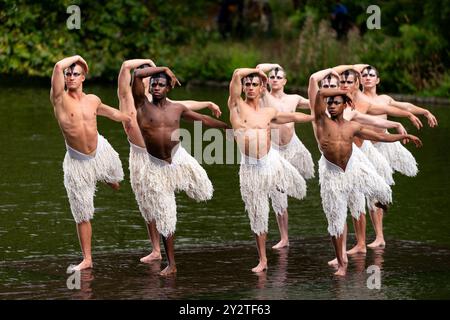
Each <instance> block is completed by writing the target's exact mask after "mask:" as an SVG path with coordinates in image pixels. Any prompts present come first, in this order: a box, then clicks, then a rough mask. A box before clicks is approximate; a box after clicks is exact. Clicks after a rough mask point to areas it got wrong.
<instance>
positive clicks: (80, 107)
mask: <svg viewBox="0 0 450 320" xmlns="http://www.w3.org/2000/svg"><path fill="white" fill-rule="evenodd" d="M100 103H101V101H100V99H99V98H98V97H97V96H95V95H93V94H84V93H83V94H82V95H81V98H79V99H76V98H74V97H72V96H70V95H69V94H68V93H67V92H65V93H64V94H63V95H62V98H61V100H60V101H59V102H56V104H55V105H54V106H53V108H54V112H55V117H56V120H57V121H58V124H59V127H60V128H61V131H62V134H63V136H64V139H65V140H66V143H67V144H68V145H69V146H70V147H72V148H73V149H75V150H77V151H79V152H81V153H84V154H91V153H93V152H95V150H96V149H97V134H98V133H97V109H98V107H99V105H100Z"/></svg>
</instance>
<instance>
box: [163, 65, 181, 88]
mask: <svg viewBox="0 0 450 320" xmlns="http://www.w3.org/2000/svg"><path fill="white" fill-rule="evenodd" d="M165 71H166V73H167V75H168V76H169V77H170V85H171V87H172V88H175V85H176V84H178V85H179V86H181V83H180V81H178V79H177V77H176V76H175V74H174V73H173V72H172V70H170V69H169V68H167V69H166V70H165Z"/></svg>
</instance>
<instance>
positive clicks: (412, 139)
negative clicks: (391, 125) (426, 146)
mask: <svg viewBox="0 0 450 320" xmlns="http://www.w3.org/2000/svg"><path fill="white" fill-rule="evenodd" d="M408 140H409V141H412V142H413V143H414V144H415V145H416V148H420V147H422V146H423V144H422V141H421V140H420V139H419V138H417V137H416V136H413V135H412V134H408Z"/></svg>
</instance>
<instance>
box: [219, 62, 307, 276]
mask: <svg viewBox="0 0 450 320" xmlns="http://www.w3.org/2000/svg"><path fill="white" fill-rule="evenodd" d="M266 83H267V76H266V75H265V73H264V72H263V71H262V70H260V69H256V68H255V69H253V68H241V69H236V70H235V71H234V73H233V77H232V79H231V82H230V96H229V98H228V108H229V109H230V122H231V125H232V126H233V130H234V135H235V138H236V142H237V144H238V146H239V149H240V152H241V166H240V170H239V180H240V189H241V196H242V200H243V201H244V203H245V209H246V211H247V212H248V216H249V219H250V226H251V229H252V231H253V232H254V234H255V238H256V247H257V250H258V255H259V263H258V265H257V266H256V267H254V268H253V269H252V271H253V272H262V271H264V270H266V269H267V256H266V238H267V232H268V219H269V211H270V209H269V199H268V198H269V197H270V198H271V199H272V201H280V200H279V198H280V197H284V196H285V195H288V196H291V197H295V198H297V199H302V198H304V197H305V195H306V183H305V180H304V179H303V177H302V176H301V175H300V173H299V172H298V171H297V170H296V169H295V168H294V167H293V166H292V165H291V164H290V163H289V162H288V161H286V160H285V159H284V158H282V157H281V156H280V154H279V153H278V151H276V150H275V149H274V148H271V130H270V128H271V123H272V122H275V123H278V124H283V123H289V122H310V121H311V120H312V117H311V116H309V115H306V114H303V113H299V112H295V113H294V112H279V111H278V110H277V109H275V108H273V107H271V106H270V105H269V106H264V107H261V99H260V98H261V96H262V95H264V94H266V91H265V90H266V89H265V85H266ZM242 92H244V94H245V100H244V99H242V97H241V94H242Z"/></svg>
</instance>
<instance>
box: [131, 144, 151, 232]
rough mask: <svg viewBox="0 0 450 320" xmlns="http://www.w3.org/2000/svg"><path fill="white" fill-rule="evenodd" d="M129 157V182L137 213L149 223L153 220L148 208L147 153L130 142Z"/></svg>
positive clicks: (144, 149)
mask: <svg viewBox="0 0 450 320" xmlns="http://www.w3.org/2000/svg"><path fill="white" fill-rule="evenodd" d="M128 142H129V143H130V157H129V162H128V165H129V169H130V182H131V189H132V190H133V192H134V196H135V198H136V202H137V204H138V206H139V211H140V212H141V215H142V217H143V218H144V219H145V221H146V222H147V223H150V222H151V221H153V220H154V219H155V217H154V215H153V212H152V211H151V208H149V207H148V203H149V201H148V199H147V196H148V191H147V182H146V179H147V175H146V174H145V172H146V171H145V170H146V168H147V162H148V161H149V159H148V153H147V149H146V148H142V147H140V146H137V145H135V144H133V143H131V142H130V141H128Z"/></svg>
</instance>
